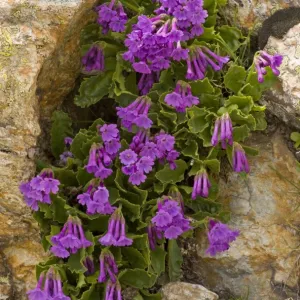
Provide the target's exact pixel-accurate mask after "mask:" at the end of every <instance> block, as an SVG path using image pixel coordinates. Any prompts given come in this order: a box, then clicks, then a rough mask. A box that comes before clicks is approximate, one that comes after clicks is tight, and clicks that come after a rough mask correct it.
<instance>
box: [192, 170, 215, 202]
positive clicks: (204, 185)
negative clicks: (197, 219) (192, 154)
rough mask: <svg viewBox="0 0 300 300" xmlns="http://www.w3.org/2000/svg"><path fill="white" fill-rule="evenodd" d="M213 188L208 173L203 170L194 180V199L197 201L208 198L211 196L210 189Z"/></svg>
mask: <svg viewBox="0 0 300 300" xmlns="http://www.w3.org/2000/svg"><path fill="white" fill-rule="evenodd" d="M210 188H211V183H210V181H209V178H208V175H207V172H206V170H205V169H204V168H202V169H201V170H200V171H199V172H198V173H197V174H196V175H195V178H194V186H193V192H192V199H193V200H195V199H196V198H197V197H199V196H200V197H203V198H207V197H208V194H209V189H210Z"/></svg>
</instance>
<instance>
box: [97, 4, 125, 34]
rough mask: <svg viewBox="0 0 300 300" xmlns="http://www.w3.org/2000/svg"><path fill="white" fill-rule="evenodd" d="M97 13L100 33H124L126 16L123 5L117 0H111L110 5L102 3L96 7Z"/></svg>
mask: <svg viewBox="0 0 300 300" xmlns="http://www.w3.org/2000/svg"><path fill="white" fill-rule="evenodd" d="M96 11H97V12H98V19H97V21H98V24H99V25H101V27H102V33H103V34H105V33H108V31H109V30H111V31H114V32H123V31H125V25H126V23H127V14H126V13H125V11H124V8H123V5H122V3H121V2H120V1H118V0H111V1H110V3H103V4H102V5H100V6H97V7H96Z"/></svg>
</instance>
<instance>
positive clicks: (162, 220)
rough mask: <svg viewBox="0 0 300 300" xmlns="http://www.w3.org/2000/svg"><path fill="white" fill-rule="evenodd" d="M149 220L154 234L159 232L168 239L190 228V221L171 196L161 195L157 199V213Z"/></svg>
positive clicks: (176, 236)
mask: <svg viewBox="0 0 300 300" xmlns="http://www.w3.org/2000/svg"><path fill="white" fill-rule="evenodd" d="M151 222H152V224H153V225H155V228H156V233H155V234H157V232H159V233H161V234H162V235H163V236H164V237H165V238H166V239H169V240H172V239H177V238H178V237H179V236H180V235H181V234H182V233H184V232H186V231H188V230H190V229H192V227H191V226H190V221H189V220H188V219H186V218H185V217H184V214H183V211H182V209H181V206H180V204H179V203H178V202H177V201H175V200H173V199H172V198H171V197H163V198H162V199H161V200H160V201H158V204H157V213H156V215H155V216H154V217H153V218H152V220H151ZM151 230H153V229H151ZM152 232H153V231H152ZM151 239H153V233H152V238H151Z"/></svg>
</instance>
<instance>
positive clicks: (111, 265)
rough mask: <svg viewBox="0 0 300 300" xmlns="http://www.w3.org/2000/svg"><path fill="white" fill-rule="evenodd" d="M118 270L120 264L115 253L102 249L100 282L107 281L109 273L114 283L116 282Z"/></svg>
mask: <svg viewBox="0 0 300 300" xmlns="http://www.w3.org/2000/svg"><path fill="white" fill-rule="evenodd" d="M118 272H119V271H118V266H117V264H116V261H115V258H114V256H113V254H112V253H111V252H110V251H109V250H107V249H104V250H102V252H101V255H100V274H99V277H98V282H101V283H103V282H105V281H106V280H107V275H108V276H109V279H110V281H111V282H112V283H116V282H117V277H116V275H118Z"/></svg>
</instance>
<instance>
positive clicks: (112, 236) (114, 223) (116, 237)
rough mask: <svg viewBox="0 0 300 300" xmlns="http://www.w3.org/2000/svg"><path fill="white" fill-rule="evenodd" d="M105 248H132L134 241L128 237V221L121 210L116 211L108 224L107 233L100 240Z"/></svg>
mask: <svg viewBox="0 0 300 300" xmlns="http://www.w3.org/2000/svg"><path fill="white" fill-rule="evenodd" d="M99 243H100V244H101V245H103V246H112V245H113V246H116V247H124V246H130V245H131V244H132V243H133V240H132V239H130V238H128V237H127V236H126V221H125V218H124V216H123V214H122V212H121V210H120V209H117V210H115V212H114V213H113V214H112V216H111V217H110V219H109V222H108V230H107V233H106V234H105V235H104V236H103V237H101V238H100V239H99Z"/></svg>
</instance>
